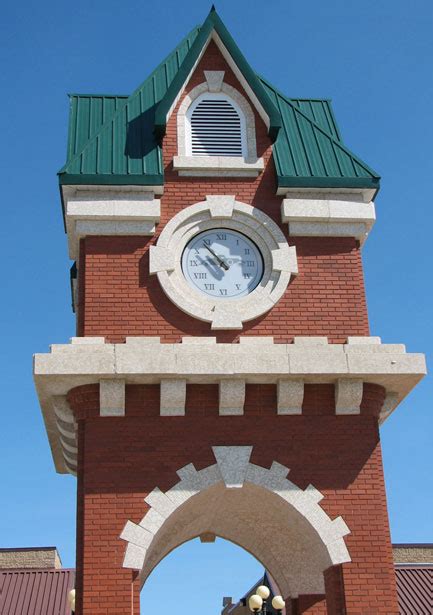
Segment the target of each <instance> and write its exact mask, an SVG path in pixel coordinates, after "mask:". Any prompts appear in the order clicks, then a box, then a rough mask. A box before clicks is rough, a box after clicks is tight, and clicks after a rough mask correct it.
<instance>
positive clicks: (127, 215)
mask: <svg viewBox="0 0 433 615" xmlns="http://www.w3.org/2000/svg"><path fill="white" fill-rule="evenodd" d="M127 188H128V190H125V189H123V190H122V189H121V187H119V186H116V190H108V189H106V190H105V191H102V190H100V189H90V188H89V187H86V189H80V188H77V187H75V188H74V189H72V188H71V187H69V188H68V189H67V190H64V191H63V194H64V203H65V220H66V231H67V234H68V245H69V257H70V258H71V259H73V260H77V259H78V256H79V243H80V239H81V238H82V237H86V236H87V235H145V236H151V235H153V234H154V233H155V225H156V224H157V223H158V222H159V219H160V215H161V207H160V201H159V199H155V195H154V192H153V191H150V190H148V189H144V188H141V189H140V190H137V189H135V190H133V189H132V188H131V187H130V186H128V187H127Z"/></svg>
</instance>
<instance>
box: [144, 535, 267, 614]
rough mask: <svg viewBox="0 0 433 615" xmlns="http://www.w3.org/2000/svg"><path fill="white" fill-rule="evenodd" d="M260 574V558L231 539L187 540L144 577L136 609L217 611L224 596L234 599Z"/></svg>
mask: <svg viewBox="0 0 433 615" xmlns="http://www.w3.org/2000/svg"><path fill="white" fill-rule="evenodd" d="M261 577H263V566H262V565H261V564H260V562H258V561H257V560H256V559H255V558H253V557H252V556H251V555H250V554H249V553H247V552H246V551H245V550H244V549H241V548H240V547H238V546H236V545H234V544H233V543H231V542H229V541H227V540H222V539H220V538H216V540H215V541H214V542H201V541H200V540H199V539H195V540H191V541H188V542H186V543H184V544H183V545H181V546H180V547H177V548H176V549H175V550H174V551H172V552H171V553H170V554H169V555H167V556H166V557H165V558H164V559H163V560H162V561H161V562H160V563H159V564H158V566H156V568H154V570H153V571H152V573H151V574H150V575H149V577H148V578H147V579H146V582H145V584H144V585H143V588H142V591H141V595H140V604H141V609H140V612H141V613H143V615H146V614H148V613H155V612H160V611H162V610H164V611H166V612H175V613H177V614H178V615H183V614H184V613H185V614H188V615H203V613H212V614H213V615H218V614H219V613H220V612H221V610H222V606H223V597H224V596H227V597H228V596H230V597H231V598H233V602H237V600H238V599H239V598H241V597H242V596H243V594H244V593H245V592H246V591H247V590H248V589H249V588H250V586H252V584H253V583H254V582H255V581H257V580H258V579H259V578H261Z"/></svg>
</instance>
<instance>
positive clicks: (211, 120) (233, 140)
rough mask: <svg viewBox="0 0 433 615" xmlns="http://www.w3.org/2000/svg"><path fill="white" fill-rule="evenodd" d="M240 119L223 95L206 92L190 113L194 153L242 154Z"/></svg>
mask: <svg viewBox="0 0 433 615" xmlns="http://www.w3.org/2000/svg"><path fill="white" fill-rule="evenodd" d="M242 128H243V127H242V120H241V117H240V114H239V113H238V111H237V110H236V109H235V107H234V105H233V104H232V103H231V102H230V101H229V100H228V99H227V98H226V97H224V98H223V97H217V96H212V95H208V96H206V97H204V98H202V99H201V100H200V101H199V102H198V104H197V105H195V107H194V109H193V110H192V113H191V114H190V130H191V132H190V135H191V154H192V155H193V156H243V155H244V153H243V139H242V132H243V130H242Z"/></svg>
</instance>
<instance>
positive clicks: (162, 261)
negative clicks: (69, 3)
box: [149, 195, 298, 330]
mask: <svg viewBox="0 0 433 615" xmlns="http://www.w3.org/2000/svg"><path fill="white" fill-rule="evenodd" d="M213 228H229V229H232V230H235V231H239V232H241V233H243V234H244V235H246V236H247V237H249V238H250V239H251V240H252V241H253V242H254V243H255V244H256V246H257V247H258V248H259V250H260V252H261V254H262V257H263V264H264V269H263V277H262V279H261V281H260V283H259V285H258V286H257V287H256V288H255V289H254V290H253V291H252V292H251V293H250V294H249V295H247V296H245V297H242V298H240V299H230V300H223V299H222V300H218V299H215V298H211V297H209V296H205V295H203V294H201V293H199V292H198V291H196V290H194V289H192V288H191V286H190V285H189V284H188V283H187V281H186V280H185V277H184V275H183V272H182V268H181V258H182V253H183V250H184V248H185V246H186V245H187V243H188V242H189V241H190V239H192V238H193V237H194V236H195V235H197V234H199V233H201V232H203V231H205V230H210V229H213ZM149 271H150V273H151V274H157V276H158V280H159V283H160V284H161V286H162V289H163V290H164V292H165V294H166V295H167V296H168V298H169V299H170V300H171V301H172V302H173V303H174V304H175V305H176V306H177V307H178V308H180V309H181V310H182V311H184V312H186V313H187V314H189V315H190V316H193V317H195V318H198V319H199V320H203V321H205V322H210V323H211V328H212V329H213V330H218V329H220V330H229V329H242V325H243V323H244V322H245V321H248V320H252V319H254V318H257V317H258V316H261V315H262V314H264V313H265V312H267V311H269V310H270V309H271V308H272V307H273V306H274V305H275V304H276V303H277V302H278V300H279V299H280V298H281V297H282V295H283V294H284V292H285V291H286V289H287V286H288V284H289V282H290V278H291V276H292V275H296V274H297V272H298V264H297V259H296V248H294V247H293V246H289V245H288V243H287V241H286V238H285V237H284V234H283V233H282V232H281V230H280V229H279V227H278V226H277V225H276V224H275V222H274V221H273V220H272V219H271V218H269V216H267V215H266V214H265V213H263V212H262V211H261V210H260V209H257V208H254V207H252V206H251V205H247V204H245V203H241V202H239V201H237V200H236V199H235V197H234V196H230V195H207V196H206V200H205V201H203V202H201V203H196V204H195V205H191V206H190V207H187V208H185V209H183V210H182V211H180V212H179V213H177V214H176V215H175V216H174V217H173V218H172V219H171V220H170V221H169V222H168V223H167V224H166V225H165V227H164V229H163V231H162V233H161V235H160V236H159V239H158V242H157V245H156V246H151V248H150V262H149Z"/></svg>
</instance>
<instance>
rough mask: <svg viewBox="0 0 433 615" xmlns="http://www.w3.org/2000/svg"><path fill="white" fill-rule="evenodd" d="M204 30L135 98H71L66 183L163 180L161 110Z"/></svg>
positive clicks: (189, 38)
mask: <svg viewBox="0 0 433 615" xmlns="http://www.w3.org/2000/svg"><path fill="white" fill-rule="evenodd" d="M198 32H199V28H194V30H192V31H191V32H190V33H189V34H188V36H187V37H185V38H184V39H183V41H182V42H181V43H180V44H179V45H178V46H177V47H176V49H175V50H174V51H173V52H172V53H171V54H170V55H169V56H168V57H167V58H166V59H165V60H164V61H163V62H162V63H161V64H160V65H159V66H158V68H156V70H155V71H154V72H153V73H152V74H151V75H150V77H148V78H147V79H146V81H144V83H142V84H141V85H140V87H138V88H137V89H136V90H135V92H133V94H131V95H130V96H128V97H126V98H124V97H123V96H118V97H104V96H99V97H98V96H89V97H85V96H79V95H74V96H72V97H71V112H70V126H69V142H68V159H67V162H66V164H65V166H64V167H63V168H62V169H61V171H60V173H59V176H60V183H61V184H68V183H71V184H72V183H74V184H87V183H92V184H97V183H100V184H113V185H116V184H123V185H127V184H128V183H131V184H143V185H146V184H151V185H155V184H162V183H163V166H162V153H161V148H160V146H159V144H158V142H157V139H156V137H155V135H154V124H155V122H154V120H155V108H156V105H157V104H158V103H159V102H160V100H161V99H162V98H163V96H164V95H165V93H166V92H167V89H168V87H169V86H170V83H171V82H172V80H173V79H174V77H175V76H176V74H177V73H178V72H179V69H180V67H181V65H182V62H183V61H184V58H185V57H186V56H187V55H188V51H189V50H190V48H191V46H192V44H193V42H194V40H195V38H196V37H197V34H198ZM105 99H107V101H105ZM89 176H90V177H93V176H97V177H98V179H99V182H98V181H89ZM125 176H126V177H129V178H130V180H131V181H129V182H128V181H127V180H126V179H125Z"/></svg>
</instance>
